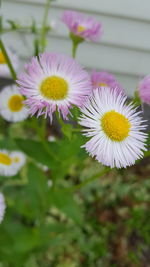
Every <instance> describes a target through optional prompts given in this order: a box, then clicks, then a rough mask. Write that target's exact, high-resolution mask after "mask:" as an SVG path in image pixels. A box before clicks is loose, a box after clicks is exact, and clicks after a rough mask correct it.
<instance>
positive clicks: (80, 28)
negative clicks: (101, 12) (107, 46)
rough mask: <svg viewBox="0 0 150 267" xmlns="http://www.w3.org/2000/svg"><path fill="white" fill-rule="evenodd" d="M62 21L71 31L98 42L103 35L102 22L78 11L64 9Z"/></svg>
mask: <svg viewBox="0 0 150 267" xmlns="http://www.w3.org/2000/svg"><path fill="white" fill-rule="evenodd" d="M62 21H63V22H64V23H65V24H66V25H67V26H68V28H69V30H70V32H72V33H73V34H74V35H77V36H79V37H81V38H83V39H87V40H91V41H94V42H97V41H98V40H99V38H100V37H101V35H102V25H101V23H99V22H97V21H95V20H94V19H93V18H91V17H85V16H84V15H83V14H82V13H79V12H76V11H69V10H66V11H64V13H63V15H62Z"/></svg>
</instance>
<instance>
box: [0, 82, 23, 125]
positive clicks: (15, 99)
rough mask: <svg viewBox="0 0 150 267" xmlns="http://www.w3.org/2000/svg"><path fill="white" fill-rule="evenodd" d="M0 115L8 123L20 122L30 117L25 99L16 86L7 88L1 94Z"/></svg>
mask: <svg viewBox="0 0 150 267" xmlns="http://www.w3.org/2000/svg"><path fill="white" fill-rule="evenodd" d="M0 115H1V116H2V117H3V118H4V119H5V120H7V121H11V122H18V121H22V120H24V119H26V118H27V117H28V109H27V107H26V106H25V105H24V97H23V96H22V95H21V93H20V91H19V89H18V87H17V86H16V85H13V86H7V87H5V88H4V89H3V90H2V91H1V93H0Z"/></svg>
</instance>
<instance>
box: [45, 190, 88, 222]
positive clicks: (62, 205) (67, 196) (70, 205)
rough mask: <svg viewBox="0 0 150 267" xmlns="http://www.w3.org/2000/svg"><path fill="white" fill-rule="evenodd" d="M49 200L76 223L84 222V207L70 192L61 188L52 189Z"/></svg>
mask: <svg viewBox="0 0 150 267" xmlns="http://www.w3.org/2000/svg"><path fill="white" fill-rule="evenodd" d="M49 201H50V203H51V205H52V206H53V205H54V206H55V207H56V208H58V209H59V210H60V211H61V212H63V213H64V214H66V215H67V216H68V217H69V218H71V219H72V220H74V221H75V222H76V223H78V224H80V223H81V222H82V219H83V215H82V209H81V207H80V206H79V205H78V204H77V203H76V201H75V200H74V198H73V195H72V194H71V193H70V192H66V191H62V190H60V189H57V190H52V189H51V192H50V195H49Z"/></svg>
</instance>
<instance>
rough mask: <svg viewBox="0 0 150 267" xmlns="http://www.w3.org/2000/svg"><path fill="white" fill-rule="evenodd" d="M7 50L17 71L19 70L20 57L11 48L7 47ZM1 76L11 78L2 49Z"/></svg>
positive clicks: (0, 58) (0, 57)
mask: <svg viewBox="0 0 150 267" xmlns="http://www.w3.org/2000/svg"><path fill="white" fill-rule="evenodd" d="M6 50H7V53H8V56H9V57H10V60H11V62H12V65H13V67H14V69H15V71H17V70H18V65H19V61H18V57H17V56H16V54H15V53H13V52H12V51H11V50H10V49H8V48H6ZM0 77H3V78H11V74H10V70H9V68H8V66H7V63H6V59H5V57H4V55H3V53H2V51H1V50H0Z"/></svg>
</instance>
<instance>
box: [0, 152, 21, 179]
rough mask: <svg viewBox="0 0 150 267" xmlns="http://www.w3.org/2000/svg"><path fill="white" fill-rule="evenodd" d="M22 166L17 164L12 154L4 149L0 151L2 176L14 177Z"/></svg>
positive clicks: (0, 172)
mask: <svg viewBox="0 0 150 267" xmlns="http://www.w3.org/2000/svg"><path fill="white" fill-rule="evenodd" d="M19 169H20V166H19V165H18V164H16V162H15V160H14V157H12V156H11V152H9V151H7V150H5V149H2V150H0V175H1V176H14V175H16V174H17V173H18V171H19Z"/></svg>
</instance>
